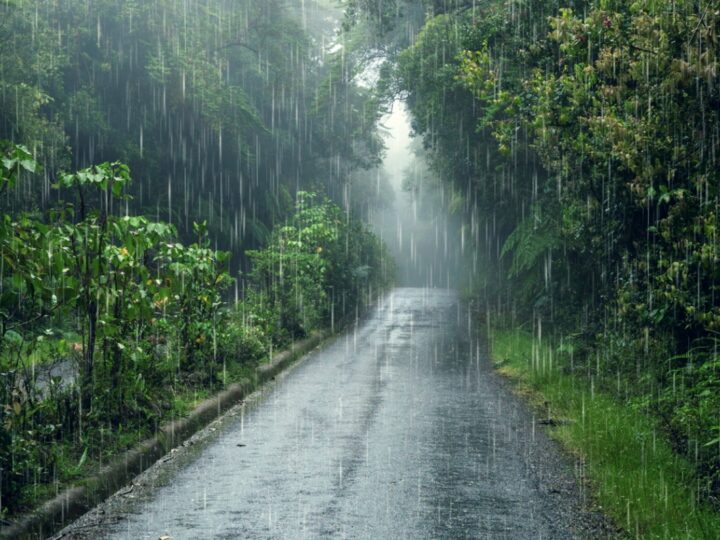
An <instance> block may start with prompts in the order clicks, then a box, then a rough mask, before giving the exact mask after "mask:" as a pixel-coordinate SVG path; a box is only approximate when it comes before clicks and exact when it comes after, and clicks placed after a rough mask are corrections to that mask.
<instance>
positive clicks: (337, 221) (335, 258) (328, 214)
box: [248, 192, 392, 342]
mask: <svg viewBox="0 0 720 540" xmlns="http://www.w3.org/2000/svg"><path fill="white" fill-rule="evenodd" d="M248 254H249V255H250V257H251V259H252V261H253V269H252V272H251V274H250V276H249V277H250V280H251V282H252V283H253V284H254V286H255V287H257V290H258V291H259V293H260V295H261V297H262V298H263V301H264V302H266V304H267V306H268V307H269V308H270V310H271V311H273V312H275V313H276V314H277V317H278V319H277V323H276V324H277V328H279V329H281V332H286V333H287V335H282V334H281V335H280V336H279V339H280V341H281V342H282V341H284V339H286V338H288V337H289V338H296V337H302V336H305V335H307V334H308V333H309V331H310V330H312V329H313V328H317V327H319V326H322V325H330V324H332V323H333V322H334V321H335V320H336V318H337V319H338V320H339V319H340V318H342V317H345V316H346V315H348V314H351V313H354V312H355V310H356V309H358V308H362V307H363V306H364V305H365V304H366V302H367V298H368V297H372V291H373V290H376V291H377V290H380V289H382V288H383V287H385V286H386V285H387V284H388V283H389V280H390V279H391V278H392V275H391V274H390V273H389V272H388V269H387V264H388V262H387V259H388V255H387V253H386V252H385V250H384V247H383V246H382V245H381V244H380V243H379V241H378V240H377V238H375V236H374V235H373V234H372V233H370V232H369V231H368V230H367V228H366V227H365V226H364V225H362V224H361V223H359V222H357V221H356V220H354V219H350V218H349V217H348V216H346V215H345V214H343V212H342V210H340V208H339V207H337V206H336V205H335V204H333V203H331V202H330V201H328V200H320V199H319V198H318V197H317V196H316V195H315V194H311V193H305V192H300V193H298V198H297V202H296V209H295V213H294V215H293V216H292V218H291V219H290V220H289V222H288V223H287V224H286V225H285V226H282V227H278V228H276V230H275V231H274V232H273V235H272V237H271V239H270V242H269V244H268V246H267V247H266V248H265V249H263V250H260V251H251V252H249V253H248Z"/></svg>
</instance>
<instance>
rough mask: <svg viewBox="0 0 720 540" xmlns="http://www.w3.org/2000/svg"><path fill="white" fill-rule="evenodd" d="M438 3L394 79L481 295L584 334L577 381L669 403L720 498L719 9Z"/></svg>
mask: <svg viewBox="0 0 720 540" xmlns="http://www.w3.org/2000/svg"><path fill="white" fill-rule="evenodd" d="M421 3H422V2H415V4H418V5H419V4H421ZM433 4H434V5H433V6H432V9H429V10H428V16H427V18H426V21H425V23H424V25H423V27H422V29H421V30H420V31H419V32H417V33H416V35H415V40H414V42H413V43H412V45H411V46H409V47H408V48H407V49H406V50H405V51H403V52H402V53H401V54H400V55H399V57H398V59H397V65H396V72H395V74H394V75H395V81H396V84H397V90H398V91H399V92H404V93H405V94H406V95H407V104H408V106H409V109H410V111H411V113H412V116H413V128H414V130H415V131H416V133H417V134H418V135H421V136H422V137H423V140H424V143H425V146H426V147H427V149H428V150H429V155H430V157H431V159H432V161H433V169H434V170H435V171H436V172H437V173H438V174H439V175H440V177H441V178H442V180H443V181H444V182H445V184H446V185H448V186H450V188H451V189H452V192H453V193H454V194H455V195H456V196H458V197H460V198H461V201H460V203H459V204H455V207H456V208H457V209H458V210H459V211H461V212H462V213H463V215H464V221H465V224H464V227H463V230H468V231H470V234H469V235H468V236H467V238H469V239H471V242H472V247H471V248H470V249H468V250H467V252H468V253H469V254H470V255H471V256H472V257H473V267H474V266H475V264H474V263H475V262H476V259H477V257H484V260H483V261H482V264H480V265H477V266H481V267H482V268H483V272H486V273H487V274H488V277H483V278H482V279H479V278H478V276H476V279H475V283H478V284H479V287H478V290H476V291H475V295H476V296H481V297H484V299H485V300H486V301H487V302H488V304H489V305H493V306H497V307H498V310H499V311H500V312H501V313H512V314H513V315H515V316H520V317H523V318H528V319H530V318H533V319H534V320H538V319H540V320H542V321H543V323H544V324H545V327H546V329H547V331H548V332H550V333H558V334H573V335H575V336H576V339H575V340H574V341H575V343H576V345H577V348H578V350H583V351H585V352H586V353H587V354H581V355H579V357H580V358H584V360H582V361H580V362H579V365H578V369H579V370H578V371H577V372H576V373H575V374H576V375H577V376H579V377H586V378H593V380H594V381H596V382H597V384H598V385H602V386H603V387H605V388H606V389H607V390H608V392H611V393H613V394H614V395H615V396H616V398H618V399H620V400H622V401H626V402H629V403H636V404H637V403H640V404H642V407H644V408H645V409H646V410H651V411H653V413H654V414H655V415H656V416H657V417H658V418H660V419H661V420H662V424H661V426H662V429H663V430H664V434H665V435H666V436H667V437H668V438H669V440H670V441H671V442H672V444H673V446H674V448H675V449H676V450H678V451H680V452H682V453H684V454H685V455H686V456H688V457H689V458H690V459H691V461H692V462H693V463H694V464H696V465H697V471H698V473H699V476H698V479H697V482H698V484H699V485H700V486H701V487H700V488H699V490H700V492H701V493H702V494H704V496H707V497H709V498H717V495H718V493H720V491H719V490H720V482H718V480H717V475H716V473H715V471H717V470H718V467H719V466H720V462H719V461H718V456H719V455H720V454H718V452H717V446H716V445H715V444H714V442H713V441H715V440H716V438H717V435H718V431H717V430H718V428H717V427H716V426H717V425H719V424H720V417H719V416H718V414H719V413H718V409H717V403H716V400H715V399H714V397H713V396H714V395H715V394H716V382H715V379H716V360H715V353H712V354H711V353H710V352H709V351H708V350H707V349H705V347H706V345H707V343H708V340H714V339H715V338H716V335H717V332H718V330H720V294H718V293H719V292H720V291H718V283H720V275H719V274H718V271H719V269H720V265H718V253H720V241H719V240H718V235H717V230H716V229H717V224H718V220H719V219H720V215H718V211H719V210H718V208H720V204H719V203H718V200H719V199H718V197H720V193H718V185H720V177H719V176H718V174H719V173H718V171H720V168H719V167H718V163H717V156H718V155H720V139H719V138H718V137H717V136H716V135H711V134H716V133H717V132H718V130H719V129H720V127H719V126H720V85H719V84H718V83H720V81H719V80H718V77H720V70H719V69H718V55H719V54H720V40H719V39H718V35H717V28H718V21H719V17H720V15H719V14H718V10H717V6H716V5H715V4H714V3H713V2H709V1H700V2H690V1H679V2H673V3H672V5H670V4H667V3H662V2H656V1H653V0H647V1H645V0H640V1H637V2H615V1H601V2H590V3H588V2H583V1H577V2H566V3H565V4H563V6H562V7H559V6H558V5H557V4H556V3H548V2H542V1H540V0H530V1H526V2H500V1H492V2H434V3H433ZM354 5H355V7H356V9H362V8H363V6H364V4H363V3H362V2H355V3H354ZM375 5H376V6H381V5H382V3H378V4H375ZM364 13H365V16H366V17H370V18H372V17H375V18H377V15H376V14H375V13H374V12H373V10H372V9H371V7H368V6H366V7H365V11H364ZM464 238H465V237H464ZM468 266H470V262H469V261H468ZM701 350H704V352H703V353H702V354H700V353H698V351H701ZM668 358H672V359H674V360H673V361H670V362H669V361H668ZM680 359H683V360H680ZM678 364H683V365H681V366H678ZM678 381H682V384H679V383H678ZM708 442H713V444H710V445H709V446H704V445H706V444H707V443H708Z"/></svg>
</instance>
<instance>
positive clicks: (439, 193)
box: [370, 100, 466, 288]
mask: <svg viewBox="0 0 720 540" xmlns="http://www.w3.org/2000/svg"><path fill="white" fill-rule="evenodd" d="M380 126H381V131H382V133H383V141H384V143H385V147H386V152H385V155H384V158H383V162H382V167H381V169H380V171H379V173H378V174H381V175H383V176H384V179H385V180H386V182H387V183H388V184H389V186H390V188H391V189H392V193H393V195H394V196H393V198H392V200H391V201H390V203H389V204H387V205H385V206H383V207H376V208H374V209H373V211H372V212H371V214H370V223H371V226H372V227H373V228H374V230H375V231H376V233H377V234H378V235H379V236H380V237H381V238H382V239H383V240H384V242H385V243H386V244H387V246H388V248H389V250H390V252H391V253H392V255H393V256H394V258H395V262H396V265H397V275H396V278H397V282H398V285H399V286H406V287H442V288H458V287H461V286H462V285H463V284H464V283H465V280H466V273H465V272H464V271H463V264H462V261H463V253H462V252H463V250H462V245H461V236H462V233H461V231H462V226H461V219H460V217H459V216H457V215H453V214H451V213H450V212H449V210H448V204H449V200H448V197H447V194H446V187H445V186H444V185H443V184H442V183H441V182H440V180H439V179H438V178H437V176H436V174H435V173H434V172H433V171H432V170H431V168H430V165H429V159H428V156H427V151H426V150H425V149H424V148H423V146H422V144H421V141H420V139H419V138H417V137H413V136H412V127H411V118H410V115H409V114H408V111H407V108H406V106H405V103H404V102H403V101H402V100H396V101H395V102H394V103H393V104H392V107H391V110H390V112H389V113H388V114H387V115H385V117H383V118H382V120H381V121H380Z"/></svg>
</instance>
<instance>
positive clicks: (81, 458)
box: [75, 446, 88, 471]
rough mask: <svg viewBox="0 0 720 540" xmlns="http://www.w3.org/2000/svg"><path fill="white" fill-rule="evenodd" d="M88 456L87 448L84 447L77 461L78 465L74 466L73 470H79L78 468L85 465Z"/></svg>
mask: <svg viewBox="0 0 720 540" xmlns="http://www.w3.org/2000/svg"><path fill="white" fill-rule="evenodd" d="M87 456H88V447H87V446H86V447H85V450H84V451H83V453H82V456H80V461H78V464H77V465H76V467H75V469H76V470H78V471H79V470H80V468H81V467H82V466H83V465H85V462H86V461H87Z"/></svg>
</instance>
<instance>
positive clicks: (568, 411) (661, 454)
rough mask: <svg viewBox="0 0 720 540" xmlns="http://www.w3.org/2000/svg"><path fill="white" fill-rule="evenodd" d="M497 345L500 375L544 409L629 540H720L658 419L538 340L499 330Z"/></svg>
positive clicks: (717, 520) (494, 334)
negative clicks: (608, 391) (565, 363)
mask: <svg viewBox="0 0 720 540" xmlns="http://www.w3.org/2000/svg"><path fill="white" fill-rule="evenodd" d="M490 337H491V339H490V342H491V347H492V348H491V351H492V359H493V362H494V363H495V366H496V368H497V369H498V371H500V372H501V373H502V374H504V375H505V376H507V377H509V378H510V379H512V380H513V381H514V382H515V384H516V386H517V388H518V390H519V391H520V392H522V393H524V394H527V395H528V396H529V397H530V400H531V401H532V403H533V404H534V405H535V406H538V407H541V408H543V409H544V411H545V413H546V414H547V415H548V418H549V419H550V421H548V422H547V423H548V424H550V428H549V429H550V434H551V436H552V437H554V438H556V439H558V440H559V441H560V442H561V443H562V444H563V445H564V446H566V447H567V448H568V449H569V450H570V451H571V452H573V453H575V454H577V455H579V456H580V457H581V458H582V460H583V462H584V468H585V474H586V477H587V478H588V479H589V480H590V483H591V485H592V487H593V491H594V493H595V496H596V499H597V502H598V504H599V505H601V506H602V508H603V510H604V511H605V512H606V513H607V515H609V516H610V517H611V518H612V519H613V520H614V521H615V523H617V524H618V525H619V526H621V527H623V528H624V530H625V531H626V532H627V535H628V536H629V537H634V538H672V539H676V538H693V539H695V538H698V539H705V538H719V537H720V533H719V532H718V531H720V515H718V513H716V512H714V511H713V510H712V509H710V508H708V507H705V506H703V505H700V504H698V502H697V496H696V490H695V489H694V488H693V483H694V481H695V480H694V478H695V476H694V472H693V468H692V466H691V465H690V464H689V463H688V462H687V461H686V460H685V459H684V458H682V457H680V456H678V455H677V454H676V453H675V452H673V451H672V449H671V448H670V445H669V444H668V443H667V442H666V441H665V440H664V439H663V438H662V436H661V435H660V433H659V431H658V429H657V426H656V424H655V422H654V421H653V419H652V418H650V417H648V416H646V415H644V414H642V413H640V412H637V411H636V410H634V409H631V408H629V407H626V406H623V405H622V404H620V403H618V402H617V401H615V400H614V399H612V398H611V397H610V396H608V395H605V394H603V393H601V392H598V391H596V389H595V387H594V384H593V381H592V380H590V381H586V380H582V379H579V378H578V377H574V376H571V375H568V374H565V373H563V372H562V369H561V366H558V364H557V355H556V354H554V351H553V350H552V348H551V347H549V346H547V345H545V344H539V343H538V341H537V340H535V339H533V336H532V335H531V334H529V333H527V332H525V331H523V330H519V329H510V330H508V329H499V328H496V329H493V330H492V331H491V336H490Z"/></svg>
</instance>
